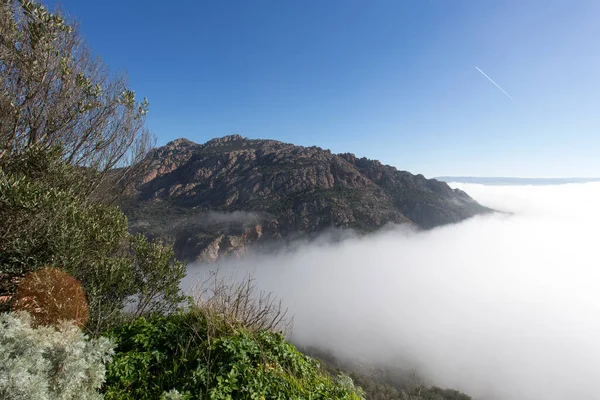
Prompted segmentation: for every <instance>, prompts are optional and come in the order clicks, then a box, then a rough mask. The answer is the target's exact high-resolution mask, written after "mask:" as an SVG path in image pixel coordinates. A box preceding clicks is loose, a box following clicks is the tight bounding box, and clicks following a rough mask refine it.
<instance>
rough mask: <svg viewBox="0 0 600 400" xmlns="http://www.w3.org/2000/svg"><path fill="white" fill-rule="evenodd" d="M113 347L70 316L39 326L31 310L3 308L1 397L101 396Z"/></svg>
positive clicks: (62, 398) (11, 399)
mask: <svg viewBox="0 0 600 400" xmlns="http://www.w3.org/2000/svg"><path fill="white" fill-rule="evenodd" d="M112 347H113V345H112V343H111V342H110V341H109V340H108V339H106V338H103V337H100V338H98V339H92V340H90V339H88V338H87V337H86V336H85V335H84V334H83V333H82V332H81V330H80V329H79V328H77V327H76V326H75V325H73V324H71V323H68V322H65V323H63V324H61V325H59V327H57V328H55V327H47V326H40V327H37V328H33V327H32V325H31V318H30V317H29V314H27V313H25V312H19V313H4V314H0V398H1V399H5V400H29V399H31V400H54V399H56V400H59V399H60V400H71V399H73V400H74V399H100V398H102V395H101V394H100V393H99V392H98V389H100V387H101V385H102V382H103V381H104V375H105V366H104V365H105V363H107V362H108V361H109V360H110V358H111V355H112V354H113V352H112Z"/></svg>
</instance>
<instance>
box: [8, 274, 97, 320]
mask: <svg viewBox="0 0 600 400" xmlns="http://www.w3.org/2000/svg"><path fill="white" fill-rule="evenodd" d="M13 308H14V309H15V310H23V311H27V312H29V314H30V315H31V316H32V318H33V320H34V322H35V323H36V325H56V324H58V323H59V322H60V321H61V320H67V321H72V322H74V323H76V324H77V325H79V326H84V325H85V322H86V321H87V317H88V305H87V301H86V300H85V294H84V293H83V289H82V288H81V285H80V284H79V282H78V281H77V279H75V278H73V277H72V276H71V275H69V274H67V273H66V272H63V271H61V270H58V269H56V268H42V269H41V270H39V271H36V272H33V273H31V274H29V275H27V276H26V277H25V278H24V279H23V280H22V281H21V282H19V287H18V289H17V294H16V295H15V301H14V305H13Z"/></svg>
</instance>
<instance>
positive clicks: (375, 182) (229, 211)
mask: <svg viewBox="0 0 600 400" xmlns="http://www.w3.org/2000/svg"><path fill="white" fill-rule="evenodd" d="M148 157H149V160H147V161H149V164H150V168H149V169H148V170H147V173H146V175H145V176H144V177H142V178H141V179H140V180H139V181H138V182H136V185H135V193H133V194H132V197H131V198H130V199H129V201H128V202H127V204H126V205H125V210H126V212H127V214H128V216H129V218H130V221H131V227H132V229H133V230H134V231H137V232H143V233H146V234H148V235H149V236H156V237H161V238H164V239H165V240H167V241H169V242H171V243H173V244H174V247H175V250H176V253H177V255H178V256H179V257H180V258H182V259H186V260H202V261H209V262H212V261H215V260H217V259H218V258H220V257H222V256H223V255H235V256H241V255H243V254H245V252H246V251H247V246H248V245H249V244H252V243H260V242H266V241H273V240H278V239H281V238H286V237H291V236H292V235H293V236H306V235H311V234H315V233H318V232H321V231H323V230H325V229H331V228H337V229H348V228H351V229H354V230H357V231H359V232H370V231H374V230H377V229H379V228H381V227H383V226H385V225H388V224H402V223H410V224H412V225H414V226H416V227H420V228H433V227H436V226H440V225H444V224H449V223H455V222H459V221H462V220H464V219H465V218H469V217H472V216H474V215H476V214H480V213H485V212H489V211H490V210H489V209H487V208H485V207H483V206H481V205H480V204H478V203H477V202H475V201H474V200H473V199H471V198H470V197H469V196H468V195H467V194H466V193H464V192H462V191H460V190H455V189H451V188H450V187H449V186H448V185H447V184H446V183H444V182H440V181H437V180H435V179H426V178H425V177H424V176H423V175H413V174H411V173H409V172H406V171H398V170H397V169H396V168H394V167H391V166H387V165H383V164H381V163H380V162H379V161H376V160H368V159H366V158H357V157H356V156H354V155H353V154H339V155H336V154H332V153H331V152H330V151H329V150H323V149H321V148H318V147H314V146H313V147H301V146H295V145H292V144H287V143H282V142H278V141H275V140H250V139H247V138H243V137H241V136H239V135H231V136H226V137H223V138H217V139H212V140H210V141H208V142H206V143H205V144H196V143H193V142H191V141H189V140H187V139H177V140H175V141H172V142H170V143H168V144H167V145H166V146H163V147H160V148H157V149H155V150H154V151H152V152H151V153H150V154H149V155H148Z"/></svg>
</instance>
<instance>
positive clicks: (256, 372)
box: [105, 308, 360, 400]
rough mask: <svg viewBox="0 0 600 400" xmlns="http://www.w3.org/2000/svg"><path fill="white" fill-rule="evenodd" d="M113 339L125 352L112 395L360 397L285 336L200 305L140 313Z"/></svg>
mask: <svg viewBox="0 0 600 400" xmlns="http://www.w3.org/2000/svg"><path fill="white" fill-rule="evenodd" d="M213 318H214V317H213ZM215 327H218V329H214V328H215ZM109 336H110V337H112V338H113V339H114V340H115V342H116V344H117V354H116V356H115V358H114V361H113V362H112V363H111V364H110V365H109V367H108V373H107V381H106V386H105V393H106V398H107V399H142V400H143V399H156V398H159V397H160V396H161V395H163V396H165V392H167V393H168V392H170V391H172V390H176V391H177V393H179V394H180V395H181V396H182V397H181V398H185V399H205V398H208V399H232V398H234V399H261V398H262V399H302V398H305V399H309V398H310V399H359V398H360V397H359V396H358V394H357V392H356V391H355V390H354V388H353V386H352V385H351V382H348V380H344V381H343V382H341V381H340V382H339V383H338V380H336V379H335V378H334V377H332V376H330V375H328V374H326V373H325V372H324V371H322V370H321V369H320V366H319V363H318V362H317V361H315V360H313V359H311V358H310V357H308V356H305V355H303V354H302V353H300V352H299V351H298V350H296V348H295V347H294V346H292V345H291V344H289V343H288V342H286V340H285V338H284V336H283V335H282V334H280V333H273V332H269V331H265V330H256V331H249V330H247V329H245V328H244V327H243V326H241V325H239V326H232V324H231V323H222V324H218V321H215V320H214V319H211V318H207V316H206V315H205V314H204V313H203V312H202V310H200V309H197V308H196V309H193V310H191V311H188V312H185V313H177V314H172V315H169V316H155V317H152V318H149V319H146V318H139V319H137V320H135V321H132V322H130V323H127V324H124V325H123V326H121V327H119V328H117V329H114V330H113V331H112V332H110V334H109ZM172 394H173V395H175V392H172Z"/></svg>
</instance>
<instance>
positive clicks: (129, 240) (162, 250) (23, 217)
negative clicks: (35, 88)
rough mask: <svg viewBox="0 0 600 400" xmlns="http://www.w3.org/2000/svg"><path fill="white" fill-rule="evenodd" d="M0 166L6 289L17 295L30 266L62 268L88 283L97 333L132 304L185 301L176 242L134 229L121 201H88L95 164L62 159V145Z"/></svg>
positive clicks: (165, 305)
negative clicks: (135, 232) (76, 164)
mask: <svg viewBox="0 0 600 400" xmlns="http://www.w3.org/2000/svg"><path fill="white" fill-rule="evenodd" d="M2 167H3V168H2V169H0V221H3V223H2V224H0V296H7V297H9V298H10V297H11V296H13V295H14V294H15V291H16V287H17V284H18V282H19V281H20V280H21V279H22V278H23V277H24V276H25V275H27V274H29V273H31V272H34V271H37V270H38V269H40V268H43V267H45V266H48V265H52V266H56V267H59V268H60V269H62V270H64V271H65V272H67V273H69V274H70V275H72V276H73V277H74V278H76V279H77V280H78V281H79V282H80V283H81V284H82V286H83V288H84V291H85V294H86V297H87V303H88V306H89V319H88V324H87V326H88V328H89V329H90V330H91V332H94V333H98V332H101V331H102V330H104V329H108V328H109V327H110V326H111V325H112V324H114V323H115V322H116V321H118V320H119V319H120V318H121V316H122V310H123V308H124V306H126V305H127V304H128V303H129V304H133V306H134V307H132V312H133V313H134V314H135V315H140V314H141V313H143V312H152V311H159V312H164V311H170V310H174V309H175V308H176V306H177V305H178V304H179V302H181V301H182V299H183V297H182V296H181V295H180V292H179V281H180V280H181V279H182V278H183V276H184V275H185V265H184V264H182V263H179V262H177V261H176V260H175V257H174V254H173V251H172V250H171V249H170V248H166V247H163V246H161V245H160V244H158V243H150V242H148V241H147V240H146V239H145V238H143V237H141V236H137V237H136V236H131V235H130V234H129V233H128V231H127V218H126V217H125V215H124V214H123V213H122V212H121V211H120V210H119V209H118V208H117V207H113V206H108V205H104V204H98V203H95V202H93V201H90V200H89V199H88V198H87V190H86V188H85V187H82V186H81V185H80V184H78V182H82V181H85V179H86V177H87V176H88V175H89V174H90V171H88V170H85V169H82V168H79V167H73V166H69V165H66V164H64V163H63V162H62V160H61V159H60V157H59V152H57V153H54V152H38V151H28V152H27V153H26V154H25V155H23V157H21V158H20V159H19V160H17V161H15V162H13V163H8V164H4V165H2ZM9 307H10V304H9V302H6V304H4V309H5V310H7V309H8V308H9Z"/></svg>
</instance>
